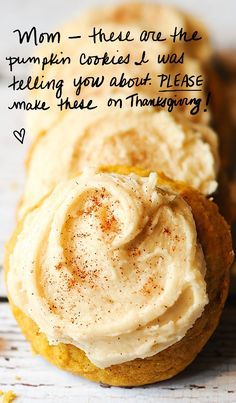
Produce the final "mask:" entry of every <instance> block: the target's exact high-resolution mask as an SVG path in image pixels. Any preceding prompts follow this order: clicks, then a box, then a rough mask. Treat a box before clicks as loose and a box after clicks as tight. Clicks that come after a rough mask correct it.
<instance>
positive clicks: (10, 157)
mask: <svg viewBox="0 0 236 403" xmlns="http://www.w3.org/2000/svg"><path fill="white" fill-rule="evenodd" d="M104 2H105V0H104ZM104 2H103V1H99V0H87V1H86V2H82V1H78V0H70V1H69V2H67V1H65V0H50V1H46V0H40V1H33V0H21V1H19V0H8V1H5V0H2V1H1V16H2V19H1V24H0V38H1V46H0V58H1V61H2V62H1V64H0V127H1V132H0V164H1V166H0V264H1V263H2V258H3V245H4V242H5V241H6V239H7V238H8V236H9V234H10V232H11V230H12V228H13V226H14V222H15V207H16V204H17V201H18V199H19V197H20V194H21V192H22V186H23V180H24V170H23V160H24V155H25V152H26V149H27V147H28V143H29V139H28V137H27V134H26V139H25V142H24V144H23V145H21V144H20V143H19V142H17V141H16V140H15V138H14V137H13V134H12V133H13V130H15V129H20V128H21V127H23V126H24V116H23V114H22V113H21V112H16V111H14V112H12V111H9V110H8V109H7V105H8V104H10V101H11V99H12V94H11V92H10V91H9V90H8V89H7V81H8V78H9V73H8V69H7V65H6V63H5V62H4V57H5V56H7V55H9V54H12V55H14V54H15V53H16V51H17V50H16V48H15V42H14V36H13V35H12V33H11V32H12V30H13V29H16V28H22V29H27V28H29V27H31V26H33V25H36V26H37V27H39V29H42V30H45V29H49V28H50V29H51V28H52V27H54V26H55V25H56V24H58V23H60V22H62V21H63V20H64V19H65V18H67V17H70V16H74V15H75V14H76V13H78V12H79V11H80V10H81V9H82V8H85V6H86V4H87V5H91V4H96V5H99V4H101V3H104ZM166 2H167V0H166ZM109 3H114V1H111V0H110V2H109ZM168 3H174V4H180V5H181V6H182V7H184V8H186V9H188V10H191V9H192V10H194V11H196V12H198V14H199V15H205V20H206V21H207V22H208V24H209V25H210V27H211V30H212V32H213V34H214V38H215V43H216V44H217V45H218V46H223V45H227V44H228V45H229V46H231V45H232V44H233V38H234V37H235V23H234V16H235V14H236V7H235V6H236V2H235V0H227V7H226V3H225V2H222V0H218V1H214V10H212V5H213V0H204V1H203V0H200V1H199V2H196V1H195V0H189V1H188V2H186V1H184V0H169V1H168ZM206 10H208V11H207V12H206ZM209 10H211V12H209ZM219 21H220V24H219ZM219 25H220V27H221V29H220V30H219ZM21 52H22V55H23V54H29V52H30V48H29V46H25V47H22V48H21ZM21 74H24V71H23V70H21ZM5 295H6V292H5V289H4V285H3V279H2V271H1V269H0V389H2V390H5V391H7V390H9V389H13V391H14V392H16V394H17V395H18V398H17V401H18V402H32V401H38V402H62V403H63V402H89V403H91V402H102V403H103V402H105V403H106V402H113V401H114V402H117V403H119V402H123V401H124V400H125V401H127V402H128V403H132V402H138V403H141V402H144V401H145V402H150V403H152V402H166V403H172V402H174V401H180V400H181V401H182V402H183V403H189V402H192V401H196V400H197V401H199V402H200V403H204V402H207V403H208V402H210V403H222V402H224V403H225V402H226V403H227V402H230V403H233V402H236V387H235V384H236V346H235V341H236V303H235V302H233V298H231V300H230V302H228V304H227V307H226V310H225V313H224V315H223V322H222V324H221V327H220V328H219V330H218V331H217V333H216V335H215V336H214V338H213V339H212V340H211V341H210V342H209V343H208V345H207V347H206V348H205V349H204V351H203V352H202V353H201V354H200V356H199V358H198V359H197V360H196V361H195V362H194V363H193V364H192V365H191V367H190V368H189V369H187V370H186V371H185V372H184V373H183V374H181V375H179V376H178V377H176V378H175V379H173V380H170V381H167V382H163V383H161V384H159V385H152V386H149V387H142V388H133V389H124V388H105V387H102V386H100V385H96V384H93V383H91V382H89V381H86V380H83V379H81V378H78V377H74V376H72V375H69V374H66V373H64V372H62V371H60V370H57V369H55V368H53V367H52V366H51V365H49V364H47V363H46V362H45V361H44V360H43V359H41V358H39V357H33V356H32V354H31V352H30V348H29V346H28V344H27V343H26V341H25V340H24V337H23V336H22V335H21V333H20V331H19V329H18V327H17V325H16V323H15V321H14V319H13V317H12V315H11V313H10V310H9V306H8V303H7V302H4V301H5ZM0 399H1V398H0ZM0 401H1V400H0Z"/></svg>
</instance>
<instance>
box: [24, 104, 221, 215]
mask: <svg viewBox="0 0 236 403" xmlns="http://www.w3.org/2000/svg"><path fill="white" fill-rule="evenodd" d="M101 165H130V166H139V167H141V168H147V169H151V170H160V171H162V172H164V173H165V174H166V175H167V176H169V177H170V178H171V179H174V180H181V181H184V182H186V183H187V184H188V185H190V186H192V187H194V188H196V189H198V190H199V191H200V192H202V193H204V194H211V193H213V192H214V191H215V189H216V187H217V182H216V180H217V179H216V178H217V173H218V165H219V157H218V144H217V137H216V135H215V133H214V132H213V131H212V130H211V129H210V128H208V127H206V126H204V125H199V124H194V123H192V122H187V121H185V120H183V119H181V118H180V117H178V116H176V115H173V114H170V113H168V112H165V111H163V110H161V111H159V112H158V111H155V110H154V109H149V108H148V109H146V110H143V109H142V110H141V109H131V108H130V109H128V108H127V109H126V110H119V111H111V110H109V109H106V108H104V109H103V110H102V111H100V110H99V111H98V110H95V111H93V113H92V114H91V112H90V111H87V112H86V111H80V112H78V113H77V115H76V116H75V115H74V114H73V113H69V112H68V114H67V115H66V117H65V118H64V119H62V120H61V121H60V122H58V124H57V125H56V126H55V127H54V128H53V129H52V130H50V131H48V132H47V134H45V135H44V136H41V137H40V138H38V139H37V140H36V142H35V146H34V147H33V149H32V152H31V154H30V157H29V161H28V172H27V179H26V187H25V193H24V197H23V200H22V204H21V208H20V212H19V215H20V216H22V215H23V214H24V213H25V212H26V211H27V210H28V209H29V208H31V207H32V206H34V205H35V204H36V203H37V202H38V201H39V200H40V199H41V198H42V197H44V196H45V195H46V194H47V193H49V192H50V191H51V190H52V189H53V188H54V186H55V185H56V184H57V183H58V182H59V181H60V180H61V179H66V178H69V177H72V176H76V175H77V174H78V173H79V172H81V171H82V170H83V169H84V168H87V167H95V168H97V167H99V166H101Z"/></svg>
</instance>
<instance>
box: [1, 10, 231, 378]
mask: <svg viewBox="0 0 236 403" xmlns="http://www.w3.org/2000/svg"><path fill="white" fill-rule="evenodd" d="M94 26H97V27H102V29H103V30H104V32H111V31H114V32H120V31H127V30H130V31H131V32H133V33H135V37H136V38H137V37H139V35H140V33H141V32H142V31H143V30H147V31H156V30H157V28H158V31H161V32H163V34H165V35H166V36H168V35H170V32H173V27H183V29H184V30H185V31H186V32H193V31H196V30H198V31H199V32H200V34H201V36H202V37H203V38H204V40H201V41H198V42H197V43H196V44H194V46H192V45H190V44H189V43H188V42H176V43H173V42H170V41H165V42H158V43H157V42H146V43H145V44H144V45H142V44H140V42H137V43H134V42H130V43H128V42H126V43H125V42H124V43H123V42H119V43H115V45H114V44H109V45H107V44H104V43H99V44H96V46H93V45H91V43H90V42H89V43H88V40H86V39H81V42H79V45H78V43H76V44H75V42H73V41H70V40H69V39H68V40H65V41H64V42H63V45H62V46H63V48H62V47H61V45H60V46H59V45H56V44H47V46H43V47H42V49H41V50H40V52H41V54H44V55H46V54H47V52H48V53H51V52H54V53H59V52H60V51H62V52H63V53H64V54H65V55H69V56H70V57H71V58H75V57H78V55H79V54H81V53H83V52H84V53H87V54H95V53H96V54H102V53H104V51H109V52H111V53H112V52H113V53H115V52H117V51H118V52H119V54H121V55H125V54H127V52H128V53H130V55H131V59H132V58H133V59H134V60H136V59H137V55H138V54H140V53H142V51H143V50H144V49H145V51H146V55H147V57H149V56H148V55H150V56H151V55H153V54H158V53H170V52H172V53H176V54H180V53H181V52H184V53H185V63H184V64H183V65H178V64H177V65H175V64H157V63H153V65H152V64H151V65H150V64H148V66H146V65H145V64H144V65H142V66H136V65H134V64H132V63H131V64H128V65H126V66H125V67H124V65H122V66H117V67H116V66H106V67H105V68H104V70H102V71H100V73H98V68H95V67H96V66H93V65H91V66H86V68H85V67H83V66H79V67H78V64H68V65H64V66H62V65H58V66H57V65H55V66H53V67H52V66H51V67H47V66H46V68H45V71H44V76H45V77H46V78H50V77H57V78H60V77H62V78H64V77H67V79H66V83H67V84H66V85H65V88H64V94H65V96H66V97H67V96H68V97H70V99H73V98H74V99H76V94H75V92H74V89H73V86H72V85H70V83H71V82H73V78H74V77H76V76H97V75H98V74H105V75H106V78H107V77H108V78H109V77H112V76H114V75H116V74H119V73H120V74H122V72H124V73H125V75H126V76H127V77H134V76H143V75H145V74H146V73H147V69H149V70H150V75H151V76H152V77H154V76H156V75H158V74H162V73H163V74H175V72H178V73H179V72H180V70H181V73H183V74H186V73H188V74H197V73H196V72H199V73H200V74H202V75H203V76H204V74H205V68H206V65H207V63H208V62H209V58H210V55H211V47H210V45H209V41H208V39H207V38H206V32H205V29H204V27H202V25H201V24H200V23H199V21H196V20H195V19H194V18H193V17H190V16H188V15H185V14H183V13H182V12H180V11H178V10H176V9H174V8H171V7H167V6H161V5H157V4H155V5H154V4H149V5H148V4H144V3H140V4H134V3H132V4H127V5H120V6H115V7H112V8H104V9H99V10H93V11H91V12H89V13H87V14H85V15H83V16H82V17H80V18H79V19H78V20H76V21H75V22H72V23H69V24H67V25H66V26H64V27H63V28H62V30H61V32H62V36H63V37H64V38H68V36H69V34H71V33H76V32H78V31H79V32H83V33H87V32H91V29H92V27H94ZM84 38H86V35H84ZM142 46H143V48H142ZM95 49H96V50H95ZM99 69H102V68H101V67H99ZM34 74H35V75H38V74H40V73H39V72H38V71H37V69H36V71H35V72H34ZM68 78H71V80H69V79H68ZM38 91H39V90H38ZM81 91H82V92H81V94H80V95H79V96H82V97H84V98H88V97H93V99H95V100H96V101H97V103H98V104H99V105H100V107H99V108H97V109H94V110H93V111H89V110H77V111H70V110H65V111H63V112H61V111H59V110H58V109H57V108H55V107H53V104H54V103H55V99H54V94H53V93H52V92H50V91H48V92H46V93H45V92H42V94H39V93H38V92H37V93H36V92H35V93H31V94H30V96H31V97H38V98H42V97H44V99H45V97H46V98H47V102H48V104H49V105H50V106H51V108H50V110H49V111H48V112H46V113H45V112H42V113H40V112H39V111H38V112H37V113H33V114H30V116H29V120H28V130H30V131H31V132H32V134H33V135H34V140H33V143H32V146H31V148H30V150H29V153H28V157H27V163H26V168H27V176H26V184H25V190H24V193H23V196H22V198H21V201H20V203H19V207H18V223H17V225H16V229H15V231H14V233H13V235H12V237H11V239H10V240H9V242H8V244H7V246H6V255H5V272H6V282H7V287H8V292H9V300H10V304H11V307H12V310H13V313H14V315H15V317H16V320H17V321H18V323H19V325H20V327H21V329H22V331H23V333H24V334H25V336H26V338H27V339H28V340H29V342H30V343H31V345H32V346H33V349H34V350H35V351H36V353H38V354H41V355H42V356H44V357H45V358H46V359H47V360H49V361H50V362H52V363H53V364H55V365H57V366H58V367H60V368H62V369H65V370H67V371H70V372H73V373H75V374H78V375H81V376H84V377H86V378H88V379H91V380H93V381H96V382H103V383H106V384H110V385H117V386H135V385H143V384H147V383H152V382H157V381H161V380H164V379H167V378H170V377H172V376H174V375H176V374H177V373H179V372H180V371H181V370H183V369H184V368H185V367H186V366H187V365H188V364H189V363H190V362H191V361H192V360H193V359H194V358H195V357H196V355H197V354H198V352H199V351H200V350H201V348H202V347H203V346H204V344H205V343H206V341H207V340H208V338H209V337H210V336H211V334H212V333H213V331H214V329H215V328H216V326H217V324H218V321H219V318H220V314H221V311H222V308H223V306H224V302H225V299H226V296H227V290H228V283H229V267H230V265H231V262H232V259H233V252H232V244H231V236H230V230H229V227H228V224H226V222H225V220H224V218H223V217H222V216H221V215H220V214H219V212H218V207H217V206H216V204H215V203H214V202H213V201H212V199H213V198H214V195H215V194H216V191H217V188H218V187H220V188H221V194H223V195H224V189H223V187H222V184H221V183H220V185H219V178H220V177H221V176H222V174H221V172H222V169H221V164H220V158H219V147H218V137H217V135H216V134H215V132H214V131H213V130H212V129H211V127H210V122H211V115H210V112H209V111H207V112H205V111H204V110H202V111H200V112H199V113H198V114H197V115H193V116H192V115H190V114H189V110H188V108H187V107H186V108H179V109H178V111H177V112H175V111H174V112H171V113H170V112H168V111H167V110H165V109H158V108H154V107H153V108H151V107H149V108H145V109H143V108H142V107H137V108H132V107H126V108H122V109H115V108H114V109H112V108H108V107H107V105H106V102H105V99H107V96H108V95H109V94H112V95H114V96H118V97H120V98H122V97H125V96H127V89H124V88H122V89H121V88H119V89H117V88H115V87H112V88H111V87H108V86H105V87H104V86H102V87H101V88H99V89H94V88H91V87H89V86H87V87H83V89H82V90H81ZM135 91H136V89H135ZM157 91H158V89H156V88H155V86H147V87H144V89H142V94H144V95H145V96H148V97H152V96H154V95H155V93H156V92H157ZM137 92H139V88H137ZM188 96H190V95H189V92H188Z"/></svg>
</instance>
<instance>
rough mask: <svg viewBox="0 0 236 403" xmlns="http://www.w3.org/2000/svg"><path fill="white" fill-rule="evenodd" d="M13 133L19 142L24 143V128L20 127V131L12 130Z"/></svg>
mask: <svg viewBox="0 0 236 403" xmlns="http://www.w3.org/2000/svg"><path fill="white" fill-rule="evenodd" d="M13 135H14V137H15V138H16V139H17V140H18V141H19V142H20V143H21V144H23V143H24V138H25V129H24V128H22V129H21V130H20V131H18V130H14V132H13Z"/></svg>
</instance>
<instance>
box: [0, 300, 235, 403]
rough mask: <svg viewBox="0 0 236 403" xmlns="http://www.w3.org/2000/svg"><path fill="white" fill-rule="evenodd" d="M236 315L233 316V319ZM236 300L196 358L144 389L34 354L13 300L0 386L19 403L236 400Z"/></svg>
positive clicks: (2, 310)
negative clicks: (89, 377) (88, 375)
mask: <svg viewBox="0 0 236 403" xmlns="http://www.w3.org/2000/svg"><path fill="white" fill-rule="evenodd" d="M233 318H234V320H233ZM235 318H236V304H235V302H234V303H233V302H230V301H229V302H228V304H227V306H226V308H225V311H224V314H223V317H222V321H221V325H220V327H219V328H218V330H217V332H216V334H215V336H214V337H213V338H212V339H211V340H210V342H209V343H208V345H207V346H206V347H205V349H204V350H203V351H202V352H201V354H200V355H199V357H198V358H197V359H196V361H195V362H194V363H193V364H192V365H191V366H190V367H189V368H188V369H187V370H185V371H184V372H183V373H182V374H180V375H178V376H177V377H176V378H174V379H173V380H170V381H165V382H162V383H160V384H156V385H151V386H147V387H140V388H132V389H126V388H114V387H104V386H101V385H97V384H93V383H92V382H89V381H86V380H84V379H82V378H79V377H75V376H73V375H70V374H67V373H64V372H62V371H60V370H58V369H56V368H54V367H52V366H51V365H49V364H47V363H46V362H45V361H43V359H41V358H40V357H34V356H32V354H31V351H30V348H29V345H28V343H27V342H26V341H25V339H24V337H23V336H22V335H21V333H20V331H19V329H18V326H17V324H16V322H15V321H14V319H13V317H12V315H11V313H10V310H9V306H8V303H0V374H1V376H0V389H3V390H8V389H13V391H14V392H15V393H16V394H17V395H18V400H17V401H19V402H28V401H29V402H32V401H34V400H36V401H41V402H53V403H54V402H55V401H56V402H62V401H63V402H64V401H65V402H89V403H91V402H98V401H99V402H112V401H113V400H114V401H115V402H122V401H124V399H125V401H127V402H128V403H131V402H140V403H141V402H144V401H148V402H150V403H154V402H157V401H158V403H162V402H168V403H169V402H174V401H176V400H177V401H178V400H180V399H181V400H182V402H183V403H189V401H192V400H193V401H194V400H197V399H198V401H199V402H201V403H209V402H210V403H222V402H224V403H228V402H229V403H233V402H235V401H236V388H235V377H236V349H235V337H236V321H235Z"/></svg>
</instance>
